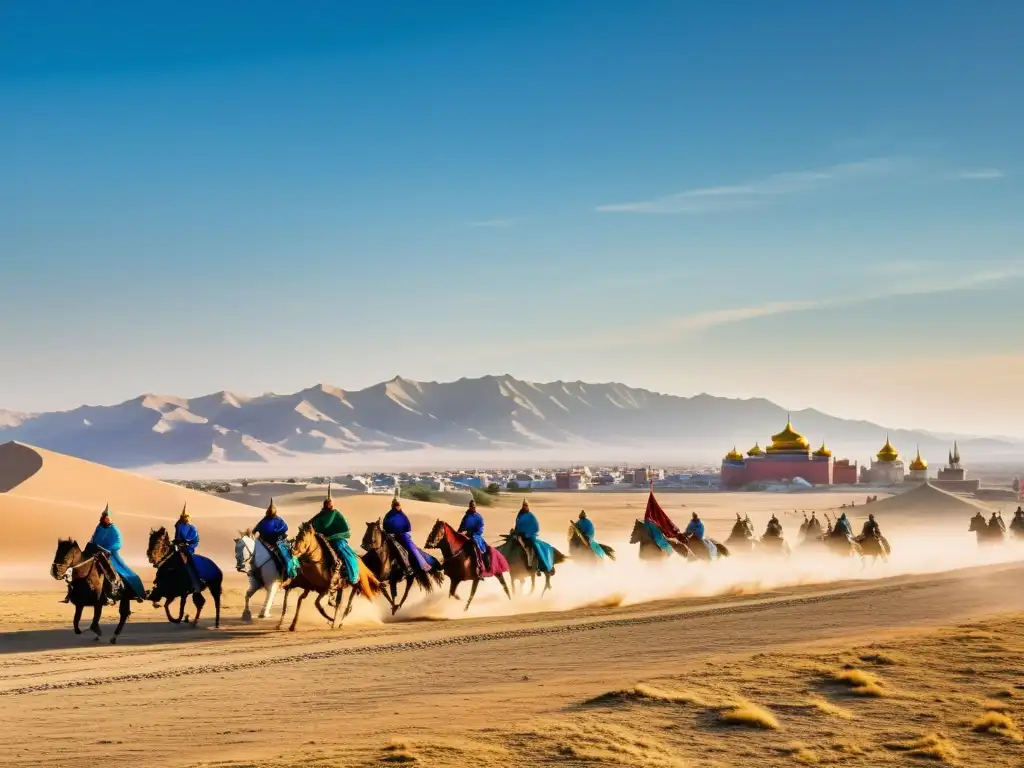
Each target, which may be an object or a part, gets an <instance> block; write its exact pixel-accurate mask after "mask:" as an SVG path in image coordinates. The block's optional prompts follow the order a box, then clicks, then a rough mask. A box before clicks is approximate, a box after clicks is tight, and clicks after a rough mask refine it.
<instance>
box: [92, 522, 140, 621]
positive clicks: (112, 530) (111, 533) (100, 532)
mask: <svg viewBox="0 0 1024 768" xmlns="http://www.w3.org/2000/svg"><path fill="white" fill-rule="evenodd" d="M89 543H90V544H92V545H93V546H95V547H96V548H97V549H100V550H102V551H103V552H104V553H106V555H107V557H109V558H110V565H111V566H112V567H113V568H114V570H115V571H116V572H117V575H118V576H120V577H121V579H122V580H124V582H125V583H126V584H127V585H128V586H129V587H131V588H132V591H133V592H134V593H135V599H136V600H138V601H139V602H142V598H144V597H145V596H146V588H145V587H143V586H142V579H140V578H139V577H138V576H137V575H136V573H135V572H134V571H133V570H132V569H131V568H129V567H128V564H127V563H126V562H125V561H124V560H123V559H122V557H121V531H119V530H118V529H117V526H116V525H114V521H113V520H111V519H110V505H107V507H106V509H104V510H103V513H102V514H101V515H100V523H99V525H97V526H96V530H95V531H94V532H93V534H92V538H91V539H90V540H89Z"/></svg>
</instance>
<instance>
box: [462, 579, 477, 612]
mask: <svg viewBox="0 0 1024 768" xmlns="http://www.w3.org/2000/svg"><path fill="white" fill-rule="evenodd" d="M479 586H480V579H473V588H472V589H471V590H469V600H467V601H466V607H465V608H463V610H464V611H468V610H469V604H470V603H472V602H473V598H474V597H475V596H476V588H477V587H479Z"/></svg>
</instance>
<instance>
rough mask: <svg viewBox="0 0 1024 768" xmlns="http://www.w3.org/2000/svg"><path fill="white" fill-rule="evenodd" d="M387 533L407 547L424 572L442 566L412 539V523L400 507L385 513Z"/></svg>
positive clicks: (384, 523)
mask: <svg viewBox="0 0 1024 768" xmlns="http://www.w3.org/2000/svg"><path fill="white" fill-rule="evenodd" d="M382 526H383V528H384V532H385V533H389V534H391V535H392V536H394V537H395V538H396V539H398V542H399V543H400V544H401V545H402V546H403V547H405V551H406V552H408V553H409V557H411V558H412V560H413V563H414V565H415V566H416V567H417V568H419V570H421V571H423V572H424V573H428V572H430V571H433V570H435V569H437V568H440V567H441V564H440V563H439V562H438V561H437V558H435V557H434V556H432V555H428V554H427V553H426V552H424V551H423V550H422V549H420V548H419V547H417V546H416V542H415V541H413V540H412V523H411V522H409V518H408V517H407V516H406V514H405V512H403V511H402V510H400V509H392V510H390V511H389V512H388V513H387V514H386V515H384V521H383V523H382Z"/></svg>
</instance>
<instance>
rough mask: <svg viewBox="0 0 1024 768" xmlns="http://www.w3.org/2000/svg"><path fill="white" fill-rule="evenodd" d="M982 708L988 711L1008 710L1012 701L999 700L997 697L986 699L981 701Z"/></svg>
mask: <svg viewBox="0 0 1024 768" xmlns="http://www.w3.org/2000/svg"><path fill="white" fill-rule="evenodd" d="M981 708H982V709H984V710H985V711H986V712H1006V711H1008V710H1009V709H1010V702H1008V701H997V700H996V699H986V700H985V701H983V702H981Z"/></svg>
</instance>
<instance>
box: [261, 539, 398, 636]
mask: <svg viewBox="0 0 1024 768" xmlns="http://www.w3.org/2000/svg"><path fill="white" fill-rule="evenodd" d="M291 549H292V554H293V555H294V556H295V559H296V560H298V563H299V572H298V574H297V575H296V576H295V578H294V579H288V580H287V581H285V582H284V584H283V586H284V605H283V606H281V619H280V621H278V622H277V628H278V629H281V627H282V626H283V625H284V619H285V616H287V614H288V595H289V594H290V593H291V591H292V590H293V589H301V590H302V594H301V595H299V601H298V602H297V603H296V604H295V616H294V618H293V619H292V623H291V625H290V626H289V627H288V631H289V632H294V631H295V625H296V624H298V623H299V611H301V610H302V601H303V600H305V599H306V596H307V595H308V594H309V593H310V592H316V593H317V594H316V600H315V601H314V603H313V604H314V605H315V606H316V609H317V610H318V611H320V615H321V616H323V617H324V618H325V619H327V623H328V624H329V625H330V627H331V629H335V628H336V627H340V626H341V624H339V623H338V610H339V609H340V608H341V601H342V597H343V595H344V592H345V586H346V585H347V586H348V587H349V588H350V592H349V596H348V604H347V605H346V606H345V612H344V613H343V614H342V616H341V621H342V623H344V621H345V617H346V616H348V615H349V613H351V611H352V602H353V601H354V600H355V597H356V593H357V592H358V593H361V594H362V595H363V597H365V598H366V599H367V600H372V599H373V597H374V595H376V594H378V593H379V592H380V583H379V582H378V581H377V579H376V578H375V577H373V576H372V574H370V573H369V571H367V570H364V569H363V568H360V569H359V583H358V584H352V583H351V582H349V581H348V579H347V578H345V576H344V575H343V574H344V569H343V568H340V565H341V562H340V560H339V557H338V554H337V553H336V552H335V551H334V547H332V546H331V543H330V542H329V541H327V539H326V538H324V536H323V535H322V534H320V533H317V532H316V530H315V529H314V528H313V526H312V525H311V524H310V523H309V521H306V522H305V523H303V524H302V525H300V526H299V530H298V531H297V532H296V534H295V538H294V539H293V540H292V542H291ZM331 593H333V594H334V598H335V601H334V615H333V616H330V615H328V613H327V611H325V610H324V607H323V604H322V603H321V601H322V600H323V599H324V595H327V594H331Z"/></svg>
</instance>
